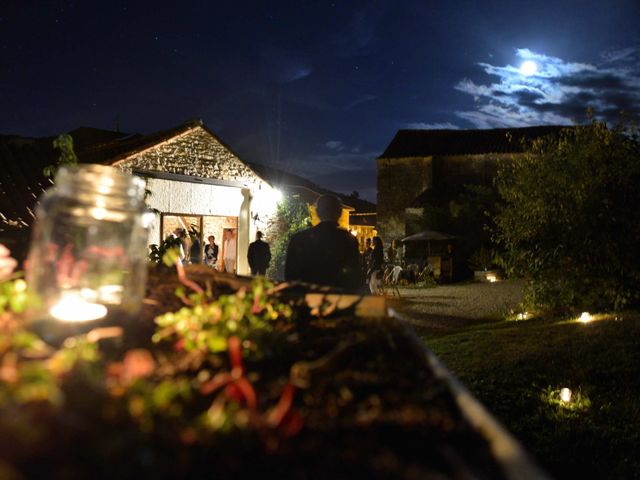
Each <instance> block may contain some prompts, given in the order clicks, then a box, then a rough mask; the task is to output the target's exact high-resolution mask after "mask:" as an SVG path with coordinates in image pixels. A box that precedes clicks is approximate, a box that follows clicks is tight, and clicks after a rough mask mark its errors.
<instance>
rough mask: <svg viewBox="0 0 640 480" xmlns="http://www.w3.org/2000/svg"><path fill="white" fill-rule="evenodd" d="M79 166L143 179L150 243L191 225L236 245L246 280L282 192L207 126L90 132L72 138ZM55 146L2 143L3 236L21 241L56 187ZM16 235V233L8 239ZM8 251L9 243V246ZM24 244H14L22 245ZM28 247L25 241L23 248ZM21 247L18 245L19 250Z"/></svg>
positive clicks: (36, 142)
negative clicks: (52, 173)
mask: <svg viewBox="0 0 640 480" xmlns="http://www.w3.org/2000/svg"><path fill="white" fill-rule="evenodd" d="M71 136H72V137H73V138H74V144H75V148H76V154H77V156H78V161H79V162H80V163H99V164H105V165H112V166H114V167H116V168H119V169H121V170H124V171H127V172H130V173H132V174H134V175H138V176H140V177H142V178H144V179H145V180H146V182H147V189H148V190H150V192H151V195H150V197H148V199H147V204H148V206H149V207H151V208H154V209H156V210H158V211H159V212H160V215H159V216H157V217H156V219H155V221H154V222H153V224H152V225H151V227H150V230H149V243H150V244H153V243H156V244H157V243H160V242H161V240H162V239H163V238H165V237H166V236H167V235H169V234H170V233H171V232H173V231H174V230H175V228H178V227H180V228H185V229H189V228H190V226H192V225H194V226H195V227H196V228H197V230H198V232H199V233H200V235H201V236H202V237H203V238H204V239H206V237H207V236H208V235H210V234H213V235H214V236H215V237H216V241H217V243H219V244H221V243H222V237H223V232H224V231H225V230H232V231H233V232H234V233H235V238H236V239H237V252H238V255H237V259H236V261H237V265H236V267H237V272H238V273H240V274H248V273H249V268H248V264H247V258H246V255H245V254H244V253H243V252H246V251H247V249H248V246H249V242H250V241H252V239H253V238H254V237H255V232H256V231H257V230H259V229H265V228H266V226H267V223H268V222H269V219H270V218H271V216H272V215H273V214H274V213H275V210H276V208H277V202H278V200H279V198H280V192H279V191H278V190H277V189H276V188H274V187H273V186H272V185H271V184H270V183H268V182H267V181H265V180H264V179H262V178H261V177H260V176H259V175H258V174H256V173H255V172H254V171H253V170H252V169H251V168H250V167H249V166H248V165H247V164H246V163H244V162H243V161H242V160H241V159H240V158H239V157H238V156H237V155H236V154H235V153H234V152H233V151H232V150H231V149H230V148H229V147H228V146H226V145H225V144H224V143H223V142H222V141H221V140H220V139H219V138H218V137H217V136H216V135H215V134H214V133H212V132H211V131H210V130H208V129H207V128H206V127H205V126H204V125H203V124H202V121H200V120H196V121H190V122H186V123H184V124H183V125H180V126H178V127H176V128H172V129H170V130H165V131H162V132H157V133H154V134H151V135H144V136H143V135H138V134H135V135H127V134H121V133H118V132H109V131H104V130H98V129H91V128H79V129H77V130H74V131H73V132H71ZM51 145H52V139H50V138H47V139H28V138H23V137H13V136H3V137H2V138H0V158H2V164H3V166H4V167H5V168H4V170H3V171H2V174H1V176H0V187H1V196H0V215H1V217H0V220H1V223H3V225H4V227H3V228H2V230H3V232H0V236H2V237H5V236H8V237H10V236H11V233H14V235H13V237H14V238H16V237H20V234H19V233H18V234H17V235H16V230H18V231H21V230H22V231H24V230H26V228H22V229H21V228H20V227H28V226H29V225H30V224H31V223H32V221H33V219H34V210H35V203H36V201H37V198H38V197H39V196H40V194H42V193H43V191H44V189H46V188H47V187H49V186H50V185H51V181H50V180H49V179H48V178H46V177H44V175H43V174H42V171H43V168H44V167H45V166H47V165H52V164H54V163H55V162H56V157H57V153H56V152H54V151H53V149H52V147H51ZM12 230H13V232H11V231H12ZM7 241H8V243H11V238H8V239H7ZM18 243H20V241H15V240H14V244H18ZM21 244H22V245H24V239H22V242H21ZM15 246H16V247H19V246H20V245H15Z"/></svg>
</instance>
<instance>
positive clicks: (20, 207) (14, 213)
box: [0, 120, 375, 230]
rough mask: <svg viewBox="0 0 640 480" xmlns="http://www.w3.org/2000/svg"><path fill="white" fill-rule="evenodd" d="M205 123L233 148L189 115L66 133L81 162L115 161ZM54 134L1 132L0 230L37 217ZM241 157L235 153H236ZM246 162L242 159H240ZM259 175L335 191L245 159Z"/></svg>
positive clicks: (351, 201)
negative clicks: (148, 125) (131, 128)
mask: <svg viewBox="0 0 640 480" xmlns="http://www.w3.org/2000/svg"><path fill="white" fill-rule="evenodd" d="M198 127H199V128H203V129H205V130H206V131H207V132H208V133H209V134H211V135H212V136H213V137H214V138H215V139H216V140H217V141H218V142H219V143H220V144H221V145H223V146H224V147H225V148H226V149H227V150H229V151H231V152H232V153H233V154H234V155H235V156H236V157H238V155H237V154H235V152H233V150H232V149H231V148H229V146H228V145H226V144H224V143H223V142H222V141H220V139H219V138H218V137H217V136H216V135H215V134H214V133H213V132H211V131H210V130H208V129H207V128H206V127H205V126H204V125H203V122H202V120H190V121H187V122H185V123H183V124H181V125H178V126H177V127H174V128H171V129H168V130H162V131H159V132H155V133H152V134H149V135H141V134H128V133H122V132H113V131H109V130H101V129H97V128H90V127H80V128H77V129H75V130H73V131H71V132H69V134H70V135H71V136H72V138H73V142H74V150H75V152H76V155H77V157H78V161H79V162H80V163H99V164H108V165H110V164H114V163H116V162H117V161H119V160H122V159H124V158H127V157H129V156H131V155H135V154H136V153H140V152H142V151H144V150H146V149H148V148H151V147H154V146H156V145H158V144H159V143H162V142H164V141H166V140H169V139H171V138H174V137H176V136H178V135H180V134H182V133H186V132H188V131H189V130H191V129H194V128H198ZM54 139H55V137H46V138H27V137H19V136H16V135H0V161H1V164H2V168H0V230H2V225H3V224H4V225H12V226H14V227H17V228H22V227H27V226H29V225H30V224H31V222H32V220H33V219H34V218H35V214H34V211H33V210H34V206H35V204H36V201H37V199H38V198H39V197H40V195H41V194H42V193H43V192H44V191H45V189H47V188H48V187H49V186H51V185H52V183H53V182H52V181H51V179H49V178H47V177H46V176H45V175H44V173H43V171H44V168H45V167H47V166H50V165H54V164H56V163H57V161H58V157H59V152H58V151H57V150H55V149H54V148H53V140H54ZM238 158H239V157H238ZM244 163H246V162H244ZM246 164H247V165H248V166H249V168H251V170H253V171H254V172H255V173H256V174H257V175H258V176H260V177H261V178H263V179H264V180H266V181H267V182H269V183H270V184H271V185H274V186H281V187H282V186H284V187H286V188H284V189H285V190H289V191H292V192H293V191H295V192H296V194H298V195H300V196H303V198H305V200H310V202H309V203H312V202H314V201H315V199H316V198H317V197H318V196H319V195H322V194H325V193H335V192H331V191H330V190H327V189H324V188H322V187H319V186H318V185H316V184H314V183H313V182H311V181H309V180H307V179H304V178H302V177H299V176H297V175H294V174H291V173H288V172H284V171H282V170H278V169H275V168H271V167H267V166H265V165H260V164H248V163H246ZM336 195H338V196H339V197H340V198H341V199H342V200H343V203H344V204H345V205H347V206H348V207H351V208H353V209H355V210H356V211H360V212H371V211H373V212H375V205H374V204H372V203H370V202H367V201H366V200H362V199H357V198H353V197H351V196H348V195H344V194H336Z"/></svg>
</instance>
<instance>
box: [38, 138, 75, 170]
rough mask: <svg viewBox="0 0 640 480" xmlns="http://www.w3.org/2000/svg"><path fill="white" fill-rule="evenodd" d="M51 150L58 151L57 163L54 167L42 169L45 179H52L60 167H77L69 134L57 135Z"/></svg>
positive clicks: (49, 166)
mask: <svg viewBox="0 0 640 480" xmlns="http://www.w3.org/2000/svg"><path fill="white" fill-rule="evenodd" d="M53 148H56V149H58V150H60V156H59V157H58V162H57V163H56V164H55V165H48V166H46V167H44V170H43V172H42V173H43V174H44V175H45V176H47V177H53V176H54V175H55V173H56V172H57V170H58V168H60V167H61V166H62V165H77V164H78V157H77V156H76V153H75V151H74V150H73V137H72V136H71V135H69V134H62V135H58V136H57V137H56V138H55V139H54V140H53Z"/></svg>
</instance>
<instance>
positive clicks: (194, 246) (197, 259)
mask: <svg viewBox="0 0 640 480" xmlns="http://www.w3.org/2000/svg"><path fill="white" fill-rule="evenodd" d="M189 262H190V263H192V264H194V263H202V244H201V243H200V234H199V233H198V231H197V230H194V235H193V240H192V242H191V247H190V248H189Z"/></svg>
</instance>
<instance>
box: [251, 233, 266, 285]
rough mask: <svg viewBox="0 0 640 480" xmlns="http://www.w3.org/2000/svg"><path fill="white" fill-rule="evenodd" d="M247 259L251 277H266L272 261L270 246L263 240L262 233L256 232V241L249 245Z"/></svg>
mask: <svg viewBox="0 0 640 480" xmlns="http://www.w3.org/2000/svg"><path fill="white" fill-rule="evenodd" d="M247 259H248V260H249V268H250V269H251V275H262V276H264V275H265V274H266V273H267V268H269V262H270V261H271V249H270V248H269V244H268V243H267V242H265V241H264V240H262V232H260V231H258V232H256V241H255V242H252V243H250V244H249V251H248V252H247Z"/></svg>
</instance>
